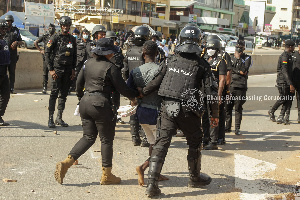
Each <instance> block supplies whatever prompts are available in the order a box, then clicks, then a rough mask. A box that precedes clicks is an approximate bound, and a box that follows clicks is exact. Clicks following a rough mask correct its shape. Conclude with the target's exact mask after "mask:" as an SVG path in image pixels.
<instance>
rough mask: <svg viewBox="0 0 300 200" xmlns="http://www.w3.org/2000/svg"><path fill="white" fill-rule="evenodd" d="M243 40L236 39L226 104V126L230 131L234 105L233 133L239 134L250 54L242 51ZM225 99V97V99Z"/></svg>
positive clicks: (243, 46) (243, 47) (243, 48)
mask: <svg viewBox="0 0 300 200" xmlns="http://www.w3.org/2000/svg"><path fill="white" fill-rule="evenodd" d="M244 50H245V41H243V40H238V44H237V46H236V50H235V53H234V57H233V59H232V80H231V83H230V94H231V95H230V97H231V98H230V99H228V101H227V104H226V109H225V110H226V127H225V129H226V130H227V131H231V123H232V109H233V106H234V107H235V134H236V135H241V132H240V128H241V123H242V114H243V113H242V112H243V104H244V103H245V102H246V92H247V79H248V73H249V68H250V66H251V62H252V61H251V56H249V55H247V54H245V53H244ZM226 100H227V99H226Z"/></svg>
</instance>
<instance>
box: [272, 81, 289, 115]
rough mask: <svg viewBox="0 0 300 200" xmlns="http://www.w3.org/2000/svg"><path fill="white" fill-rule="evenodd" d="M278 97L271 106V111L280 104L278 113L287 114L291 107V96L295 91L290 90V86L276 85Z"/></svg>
mask: <svg viewBox="0 0 300 200" xmlns="http://www.w3.org/2000/svg"><path fill="white" fill-rule="evenodd" d="M278 91H279V98H278V100H277V101H276V103H275V104H274V105H273V107H272V108H271V111H272V112H275V111H276V110H277V109H278V108H279V106H281V105H282V108H281V111H280V115H282V116H284V115H285V114H287V115H289V114H290V112H291V107H292V103H293V97H294V95H295V93H291V92H290V87H286V86H280V85H279V86H278Z"/></svg>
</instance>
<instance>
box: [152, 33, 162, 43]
mask: <svg viewBox="0 0 300 200" xmlns="http://www.w3.org/2000/svg"><path fill="white" fill-rule="evenodd" d="M152 37H156V39H157V40H159V41H161V40H162V33H161V32H160V31H155V34H153V35H152Z"/></svg>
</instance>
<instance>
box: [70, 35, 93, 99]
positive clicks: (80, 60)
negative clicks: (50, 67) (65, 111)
mask: <svg viewBox="0 0 300 200" xmlns="http://www.w3.org/2000/svg"><path fill="white" fill-rule="evenodd" d="M91 42H92V41H91V40H90V32H89V31H88V30H87V29H83V31H82V32H81V37H80V38H78V40H77V61H76V68H75V78H74V79H73V80H72V81H71V87H70V90H69V93H70V92H74V91H75V86H76V80H77V76H78V74H79V72H80V70H81V68H82V66H83V64H84V62H85V61H86V60H87V59H88V55H89V53H90V52H88V50H90V44H91Z"/></svg>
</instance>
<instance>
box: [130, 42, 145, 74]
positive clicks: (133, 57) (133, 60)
mask: <svg viewBox="0 0 300 200" xmlns="http://www.w3.org/2000/svg"><path fill="white" fill-rule="evenodd" d="M126 56H127V59H128V68H129V72H131V70H133V69H134V68H136V67H139V66H141V65H142V64H144V63H145V60H144V58H143V51H142V46H133V47H132V48H130V49H129V50H128V51H127V53H126Z"/></svg>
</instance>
